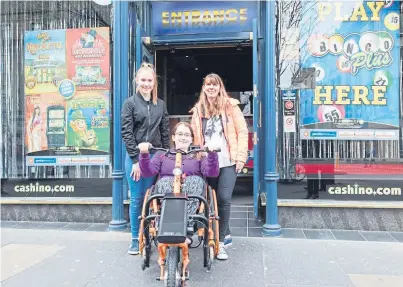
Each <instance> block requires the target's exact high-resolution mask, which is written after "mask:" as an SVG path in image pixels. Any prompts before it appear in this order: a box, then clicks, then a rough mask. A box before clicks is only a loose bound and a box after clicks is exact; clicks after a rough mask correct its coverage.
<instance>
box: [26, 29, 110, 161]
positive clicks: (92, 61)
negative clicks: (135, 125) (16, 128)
mask: <svg viewBox="0 0 403 287" xmlns="http://www.w3.org/2000/svg"><path fill="white" fill-rule="evenodd" d="M94 31H95V32H94ZM25 36H26V37H25V43H24V44H25V45H24V47H25V91H26V93H25V122H26V125H25V126H26V129H25V131H26V132H25V143H26V151H27V154H26V165H27V166H47V165H65V166H69V165H75V166H76V165H108V164H109V162H110V157H109V153H110V97H109V88H110V85H109V38H108V37H109V28H88V29H71V30H53V31H30V32H27V33H25ZM87 49H89V50H87ZM66 63H67V64H66Z"/></svg>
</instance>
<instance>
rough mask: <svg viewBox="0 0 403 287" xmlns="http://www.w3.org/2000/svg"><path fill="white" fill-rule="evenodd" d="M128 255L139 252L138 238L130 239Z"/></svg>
mask: <svg viewBox="0 0 403 287" xmlns="http://www.w3.org/2000/svg"><path fill="white" fill-rule="evenodd" d="M127 252H128V253H129V254H130V255H137V254H139V253H140V250H139V240H138V239H132V243H131V244H130V246H129V250H128V251H127Z"/></svg>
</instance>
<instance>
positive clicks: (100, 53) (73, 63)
mask: <svg viewBox="0 0 403 287" xmlns="http://www.w3.org/2000/svg"><path fill="white" fill-rule="evenodd" d="M66 39H67V51H66V52H67V57H66V59H67V63H68V65H67V75H68V78H69V79H71V80H72V81H73V83H74V85H75V86H76V89H77V90H78V91H82V90H108V89H109V86H110V81H109V69H110V67H109V28H105V27H102V28H84V29H71V30H67V31H66Z"/></svg>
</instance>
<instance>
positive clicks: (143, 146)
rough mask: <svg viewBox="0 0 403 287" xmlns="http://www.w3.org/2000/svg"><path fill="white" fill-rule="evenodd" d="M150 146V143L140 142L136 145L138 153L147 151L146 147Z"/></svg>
mask: <svg viewBox="0 0 403 287" xmlns="http://www.w3.org/2000/svg"><path fill="white" fill-rule="evenodd" d="M150 146H151V144H150V143H140V144H139V145H138V148H139V150H140V153H148V149H149V148H150Z"/></svg>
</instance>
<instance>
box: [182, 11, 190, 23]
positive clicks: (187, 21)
mask: <svg viewBox="0 0 403 287" xmlns="http://www.w3.org/2000/svg"><path fill="white" fill-rule="evenodd" d="M183 15H185V23H189V15H190V12H189V11H184V12H183Z"/></svg>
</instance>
